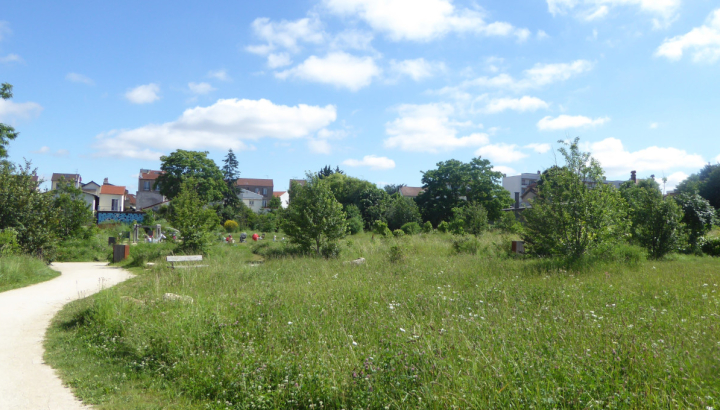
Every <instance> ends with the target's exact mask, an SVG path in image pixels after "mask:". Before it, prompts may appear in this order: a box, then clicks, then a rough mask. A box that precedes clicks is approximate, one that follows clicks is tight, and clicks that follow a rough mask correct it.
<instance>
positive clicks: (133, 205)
mask: <svg viewBox="0 0 720 410" xmlns="http://www.w3.org/2000/svg"><path fill="white" fill-rule="evenodd" d="M125 209H127V210H131V211H134V210H136V209H137V198H136V197H135V195H133V194H127V195H125Z"/></svg>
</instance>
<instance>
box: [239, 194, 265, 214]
mask: <svg viewBox="0 0 720 410" xmlns="http://www.w3.org/2000/svg"><path fill="white" fill-rule="evenodd" d="M238 197H239V198H240V200H242V201H243V203H244V204H245V206H247V207H248V208H250V209H252V211H253V212H255V213H256V214H259V213H260V212H262V210H263V208H265V206H263V204H264V203H265V201H266V200H265V197H263V196H262V195H261V194H258V193H255V192H253V191H250V190H248V189H240V193H239V194H238Z"/></svg>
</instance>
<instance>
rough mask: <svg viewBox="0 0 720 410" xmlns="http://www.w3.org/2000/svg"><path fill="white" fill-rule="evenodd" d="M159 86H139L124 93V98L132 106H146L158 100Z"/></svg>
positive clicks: (152, 84) (151, 84)
mask: <svg viewBox="0 0 720 410" xmlns="http://www.w3.org/2000/svg"><path fill="white" fill-rule="evenodd" d="M159 92H160V86H158V85H157V84H154V83H150V84H145V85H140V86H137V87H135V88H133V89H132V90H129V91H128V92H126V93H125V98H127V99H128V101H130V102H131V103H133V104H148V103H151V102H153V101H157V100H159V99H160V96H158V93H159Z"/></svg>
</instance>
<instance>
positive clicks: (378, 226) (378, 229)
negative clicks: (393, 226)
mask: <svg viewBox="0 0 720 410" xmlns="http://www.w3.org/2000/svg"><path fill="white" fill-rule="evenodd" d="M373 232H375V233H376V234H378V235H381V236H385V237H388V236H391V235H392V231H391V230H390V228H388V225H387V224H386V223H385V222H383V221H375V227H374V229H373Z"/></svg>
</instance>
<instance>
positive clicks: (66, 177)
mask: <svg viewBox="0 0 720 410" xmlns="http://www.w3.org/2000/svg"><path fill="white" fill-rule="evenodd" d="M59 181H64V182H65V183H66V184H71V185H73V186H74V187H75V188H80V185H81V184H82V178H81V177H80V174H52V178H50V190H51V191H54V190H56V189H57V184H58V182H59Z"/></svg>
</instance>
